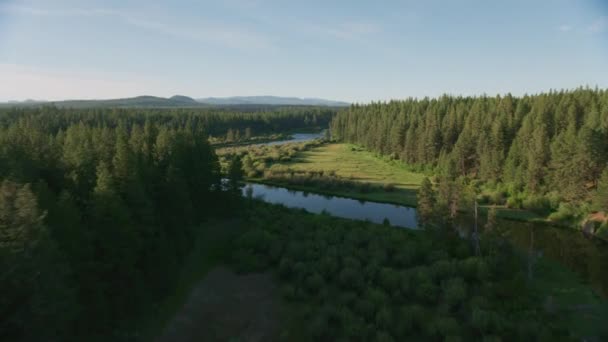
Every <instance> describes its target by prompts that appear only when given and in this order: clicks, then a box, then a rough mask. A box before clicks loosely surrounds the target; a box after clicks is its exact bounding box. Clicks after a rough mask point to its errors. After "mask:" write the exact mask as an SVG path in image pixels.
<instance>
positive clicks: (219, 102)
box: [0, 95, 349, 108]
mask: <svg viewBox="0 0 608 342" xmlns="http://www.w3.org/2000/svg"><path fill="white" fill-rule="evenodd" d="M50 104H52V105H55V106H57V107H69V108H99V107H118V108H193V107H211V106H331V107H342V106H348V105H349V103H346V102H339V101H330V100H323V99H313V98H297V97H278V96H235V97H221V98H220V97H208V98H203V99H196V100H195V99H193V98H191V97H188V96H184V95H175V96H171V97H169V98H166V97H157V96H147V95H145V96H137V97H129V98H124V99H109V100H65V101H35V100H26V101H23V102H19V101H9V102H6V103H0V106H3V107H13V106H41V105H50Z"/></svg>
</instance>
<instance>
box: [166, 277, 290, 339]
mask: <svg viewBox="0 0 608 342" xmlns="http://www.w3.org/2000/svg"><path fill="white" fill-rule="evenodd" d="M276 292H277V289H276V285H275V284H274V282H273V280H272V276H271V275H270V274H268V273H264V274H248V275H237V274H235V273H234V272H232V271H231V270H229V269H227V268H223V267H222V268H216V269H214V270H212V271H210V272H209V274H207V276H206V277H205V279H203V281H202V282H201V283H200V284H199V285H198V286H197V287H196V288H195V289H194V290H193V291H192V293H191V294H190V297H189V298H188V301H187V302H186V304H185V305H184V307H183V308H182V309H181V310H180V311H179V312H178V313H177V315H176V316H175V317H174V318H173V320H172V321H171V322H170V323H169V325H168V326H167V328H166V329H165V332H164V333H163V335H162V336H161V337H160V338H158V339H157V341H158V342H169V341H172V342H186V341H272V340H275V336H276V332H277V329H278V307H279V303H278V302H277V298H278V296H277V294H276Z"/></svg>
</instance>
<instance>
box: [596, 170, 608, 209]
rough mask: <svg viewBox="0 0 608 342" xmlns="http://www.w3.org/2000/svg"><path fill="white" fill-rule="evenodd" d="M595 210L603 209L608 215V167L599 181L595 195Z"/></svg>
mask: <svg viewBox="0 0 608 342" xmlns="http://www.w3.org/2000/svg"><path fill="white" fill-rule="evenodd" d="M593 205H594V209H595V210H602V211H604V212H606V214H607V215H608V168H606V169H605V170H604V172H603V173H602V176H601V178H600V179H599V181H598V188H597V192H596V193H595V196H594V197H593Z"/></svg>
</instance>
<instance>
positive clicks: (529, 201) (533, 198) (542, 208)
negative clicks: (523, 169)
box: [522, 195, 551, 214]
mask: <svg viewBox="0 0 608 342" xmlns="http://www.w3.org/2000/svg"><path fill="white" fill-rule="evenodd" d="M522 206H523V207H524V208H525V209H528V210H531V211H533V212H536V213H540V214H544V213H547V212H548V211H550V210H551V202H549V200H548V199H547V198H545V197H544V196H537V195H530V196H528V197H526V198H524V200H523V201H522Z"/></svg>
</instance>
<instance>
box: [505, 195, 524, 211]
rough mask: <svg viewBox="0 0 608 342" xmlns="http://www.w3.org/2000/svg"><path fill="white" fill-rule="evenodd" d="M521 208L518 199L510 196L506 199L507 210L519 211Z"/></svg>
mask: <svg viewBox="0 0 608 342" xmlns="http://www.w3.org/2000/svg"><path fill="white" fill-rule="evenodd" d="M521 207H522V204H521V200H520V199H519V198H517V197H514V196H512V197H509V198H508V199H507V208H511V209H521Z"/></svg>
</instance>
